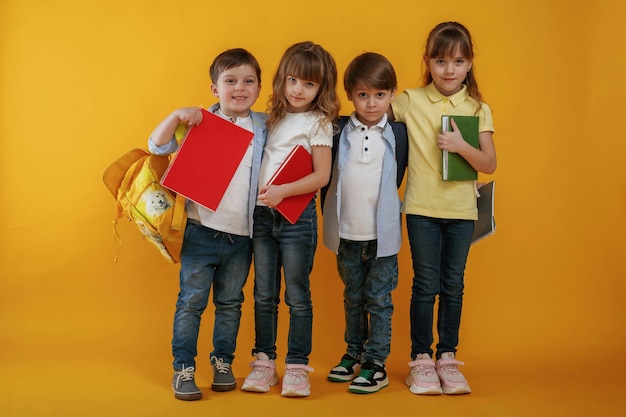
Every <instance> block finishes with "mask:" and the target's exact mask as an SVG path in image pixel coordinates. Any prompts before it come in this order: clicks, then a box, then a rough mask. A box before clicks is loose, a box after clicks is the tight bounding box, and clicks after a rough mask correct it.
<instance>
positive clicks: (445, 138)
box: [437, 118, 472, 153]
mask: <svg viewBox="0 0 626 417" xmlns="http://www.w3.org/2000/svg"><path fill="white" fill-rule="evenodd" d="M450 126H451V127H452V132H442V133H440V134H438V135H437V145H438V146H439V149H442V150H445V151H448V152H454V153H460V152H461V151H462V150H463V148H465V147H466V146H470V147H471V146H472V145H470V144H469V143H467V142H466V141H465V139H463V135H461V131H460V130H459V128H458V127H457V125H456V122H455V121H454V118H450Z"/></svg>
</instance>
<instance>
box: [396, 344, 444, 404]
mask: <svg viewBox="0 0 626 417" xmlns="http://www.w3.org/2000/svg"><path fill="white" fill-rule="evenodd" d="M409 366H410V367H411V368H410V369H409V375H407V377H406V380H405V383H406V385H408V386H409V389H410V390H411V392H412V393H413V394H418V395H439V394H441V383H440V382H439V377H438V376H437V371H436V370H435V362H433V360H432V358H431V357H430V355H428V354H427V353H420V354H419V355H417V356H416V357H415V360H414V361H412V362H409Z"/></svg>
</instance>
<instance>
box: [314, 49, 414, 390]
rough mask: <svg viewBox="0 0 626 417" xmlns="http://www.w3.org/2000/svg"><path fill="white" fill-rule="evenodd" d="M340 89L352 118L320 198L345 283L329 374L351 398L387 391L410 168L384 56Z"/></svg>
mask: <svg viewBox="0 0 626 417" xmlns="http://www.w3.org/2000/svg"><path fill="white" fill-rule="evenodd" d="M344 88H345V90H346V93H347V96H348V99H349V100H350V101H352V102H353V103H354V107H355V112H353V113H352V115H351V116H350V117H342V118H341V120H340V123H339V124H340V127H342V129H341V132H340V134H338V135H336V136H335V138H334V139H335V143H334V144H333V152H335V153H336V155H334V163H333V171H332V177H331V181H330V183H329V185H328V187H327V189H325V190H324V192H323V198H324V202H323V208H324V211H323V213H324V245H325V246H326V247H328V248H329V249H331V250H333V251H335V252H336V254H337V270H338V272H339V276H340V278H341V280H342V281H343V283H344V285H345V287H344V292H343V295H344V310H345V320H346V329H345V334H344V337H345V342H346V344H347V349H346V353H345V354H344V355H343V357H342V358H341V361H340V363H339V364H338V365H337V366H335V367H334V368H333V369H332V370H331V371H330V373H329V374H328V379H329V380H330V381H336V382H344V381H345V382H348V381H351V384H350V386H349V388H348V390H349V391H350V392H354V393H372V392H377V391H379V390H380V389H382V388H384V387H386V386H387V385H388V383H389V382H388V378H387V372H386V369H385V361H386V359H387V357H388V356H389V352H390V344H391V315H392V312H393V303H392V299H391V292H392V291H393V290H394V289H395V287H396V285H397V283H398V258H397V254H398V251H399V250H400V243H401V214H400V199H399V197H398V187H399V186H400V184H401V182H402V178H403V177H404V171H405V169H406V164H407V154H408V152H407V135H406V127H405V126H404V124H401V123H391V122H389V121H388V120H387V111H388V109H389V106H390V103H391V100H392V99H393V98H394V95H395V92H396V88H397V82H396V75H395V71H394V69H393V66H392V65H391V63H390V62H389V61H388V60H387V59H386V58H385V57H384V56H382V55H380V54H376V53H371V52H368V53H364V54H362V55H359V56H358V57H356V58H355V59H354V60H352V62H351V63H350V64H349V65H348V68H347V69H346V72H345V74H344Z"/></svg>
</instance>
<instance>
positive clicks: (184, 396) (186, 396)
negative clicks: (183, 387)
mask: <svg viewBox="0 0 626 417" xmlns="http://www.w3.org/2000/svg"><path fill="white" fill-rule="evenodd" d="M174 398H176V399H177V400H181V401H197V400H201V399H202V393H201V392H197V393H196V392H194V393H193V394H179V393H177V392H175V393H174Z"/></svg>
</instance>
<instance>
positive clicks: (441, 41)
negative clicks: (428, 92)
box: [422, 22, 482, 109]
mask: <svg viewBox="0 0 626 417" xmlns="http://www.w3.org/2000/svg"><path fill="white" fill-rule="evenodd" d="M457 53H460V54H461V55H462V56H463V57H464V58H465V59H468V60H470V61H472V66H471V68H470V70H469V71H468V73H467V75H466V77H465V80H464V81H463V84H465V85H466V86H467V92H468V94H469V95H470V97H472V98H474V99H475V100H476V101H478V109H480V107H481V104H480V102H481V100H482V95H481V94H480V91H479V90H478V83H477V82H476V77H475V75H474V70H475V67H476V66H475V65H474V64H473V60H474V46H473V43H472V36H471V35H470V32H469V30H467V28H466V27H465V26H463V25H462V24H460V23H458V22H443V23H440V24H438V25H437V26H435V27H434V28H433V30H431V31H430V33H429V34H428V38H427V39H426V48H425V51H424V62H426V63H428V60H429V59H431V58H449V57H452V56H454V55H455V54H457ZM432 81H433V77H432V75H431V73H430V71H428V70H427V71H425V72H424V78H423V80H422V82H423V86H424V87H425V86H427V85H428V84H430V83H431V82H432Z"/></svg>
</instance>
